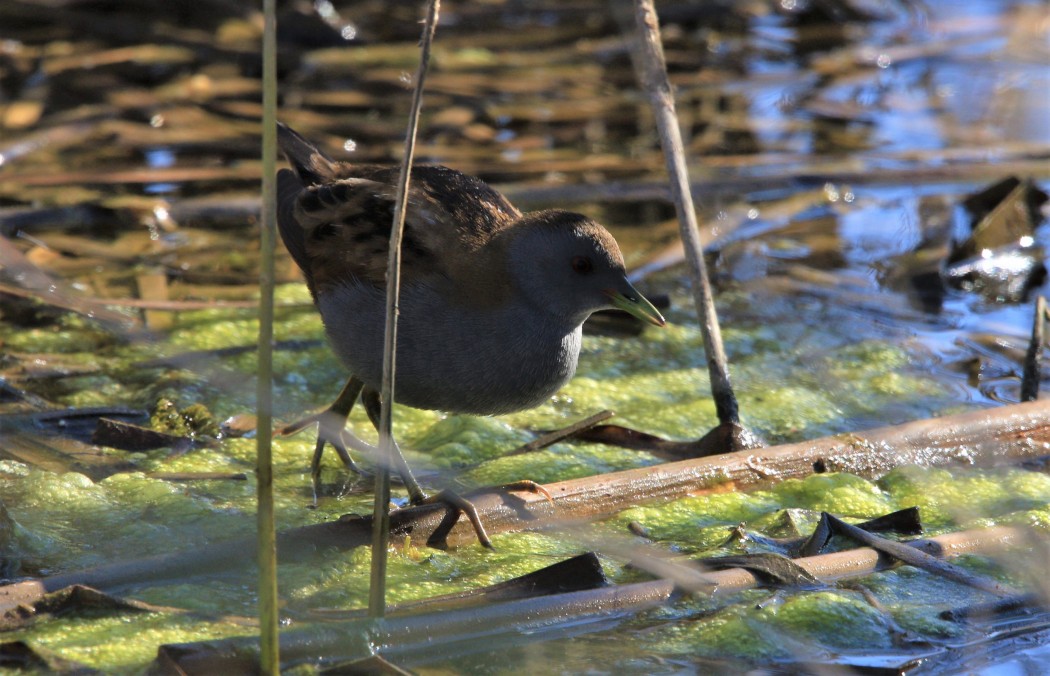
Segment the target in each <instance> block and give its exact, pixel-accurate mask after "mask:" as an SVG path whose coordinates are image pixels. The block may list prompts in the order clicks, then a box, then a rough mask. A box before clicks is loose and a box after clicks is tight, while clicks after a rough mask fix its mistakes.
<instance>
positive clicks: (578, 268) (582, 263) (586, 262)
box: [572, 256, 594, 275]
mask: <svg viewBox="0 0 1050 676" xmlns="http://www.w3.org/2000/svg"><path fill="white" fill-rule="evenodd" d="M572 269H573V271H574V272H578V273H579V274H581V275H586V274H587V273H588V272H590V271H591V270H593V269H594V265H593V264H592V263H591V259H590V258H587V257H586V256H573V259H572Z"/></svg>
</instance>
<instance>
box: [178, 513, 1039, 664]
mask: <svg viewBox="0 0 1050 676" xmlns="http://www.w3.org/2000/svg"><path fill="white" fill-rule="evenodd" d="M1024 542H1026V533H1025V532H1024V531H1023V530H1021V529H1018V528H1012V527H995V528H987V529H980V530H973V531H965V532H961V533H951V534H948V535H940V536H937V537H934V538H930V539H928V540H916V541H913V542H911V543H909V545H911V547H912V548H914V549H916V550H917V551H921V552H926V553H928V554H931V555H935V556H938V557H945V558H947V557H953V556H958V555H960V554H976V553H989V552H1001V551H1003V550H1004V549H1005V548H1008V547H1016V546H1019V545H1021V544H1023V543H1024ZM794 563H795V564H796V565H798V566H799V568H801V569H802V570H804V571H805V572H806V573H807V574H808V575H810V576H812V577H814V578H816V579H818V580H820V581H822V582H830V581H833V580H838V579H845V578H855V577H862V576H864V575H870V574H871V573H874V572H877V571H880V570H885V569H887V568H891V567H894V566H896V565H897V564H896V562H894V561H891V560H889V559H887V558H885V557H883V556H881V555H880V553H879V552H878V551H877V550H874V549H870V548H866V547H865V548H860V549H852V550H847V551H842V552H835V553H833V554H821V555H818V556H812V557H808V558H803V559H796V560H795V561H794ZM705 577H706V578H707V579H709V580H710V581H711V582H712V583H713V586H712V587H711V588H710V590H711V593H717V594H719V595H724V594H729V593H732V592H736V591H742V590H745V589H751V588H754V587H757V586H761V584H762V582H761V580H760V579H759V578H758V577H756V575H755V574H753V573H751V572H749V571H747V570H744V569H742V568H731V569H727V570H720V571H713V572H708V573H705ZM676 593H677V592H676V588H675V584H674V583H673V582H672V581H670V580H665V579H660V580H651V581H647V582H637V583H633V584H624V585H616V586H612V587H601V588H598V589H593V590H584V591H576V592H570V593H566V594H553V595H549V596H542V597H538V598H529V599H524V600H516V601H511V602H508V603H496V604H491V605H484V606H480V607H473V608H464V609H445V610H441V611H438V612H434V613H427V614H415V615H406V614H398V613H394V612H392V613H390V614H389V615H388V616H387V618H386V620H385V621H384V622H383V623H382V624H380V625H368V624H365V623H364V622H363V621H360V620H358V621H348V622H328V623H324V624H322V625H320V626H319V627H317V628H303V629H292V630H289V631H285V632H283V633H282V634H281V655H282V656H283V658H284V659H285V660H289V661H296V660H309V661H312V662H318V661H320V660H325V661H327V660H330V659H350V658H353V657H361V656H365V655H368V654H371V652H370V651H376V652H379V653H381V654H382V655H383V656H384V657H386V658H387V659H392V660H395V661H396V662H399V663H400V662H408V663H413V664H419V663H424V662H426V661H428V660H432V659H435V658H438V657H440V658H441V659H448V658H449V657H451V656H454V655H457V654H463V653H466V652H471V651H473V650H476V649H477V647H478V645H484V646H489V647H491V645H492V643H493V642H502V641H509V640H513V641H523V640H524V641H534V640H542V639H546V638H548V637H550V635H551V634H552V633H556V634H557V635H559V636H564V635H565V632H566V631H571V632H573V633H583V632H587V631H592V630H596V629H608V628H609V623H610V622H618V621H620V620H622V619H623V618H624V617H625V616H627V615H629V614H636V613H639V612H642V611H645V610H648V609H651V608H656V607H659V606H661V605H664V604H666V603H667V602H668V601H670V600H671V599H673V598H674V596H675V595H676ZM566 621H570V622H571V623H572V626H571V628H567V627H566V624H565V623H566ZM370 629H371V630H372V631H369V630H370ZM256 650H257V640H256V639H255V637H254V636H253V637H235V638H231V639H225V640H221V641H204V642H200V643H183V644H173V645H165V646H161V647H160V649H159V650H158V662H160V663H164V664H167V665H168V667H169V668H171V667H173V666H175V665H177V666H178V667H179V668H180V669H182V670H183V671H182V672H178V673H216V672H221V673H231V672H233V671H236V672H238V673H247V672H248V671H249V670H251V669H253V668H255V667H256V665H255V662H254V660H255V658H254V652H255V651H256ZM164 673H176V672H174V671H168V672H164Z"/></svg>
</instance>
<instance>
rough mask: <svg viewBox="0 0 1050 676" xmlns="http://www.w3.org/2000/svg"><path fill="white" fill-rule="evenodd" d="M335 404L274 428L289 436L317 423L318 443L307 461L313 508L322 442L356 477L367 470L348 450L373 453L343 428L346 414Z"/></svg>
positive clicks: (281, 434) (318, 483)
mask: <svg viewBox="0 0 1050 676" xmlns="http://www.w3.org/2000/svg"><path fill="white" fill-rule="evenodd" d="M334 406H335V405H334V404H333V406H332V407H329V408H327V409H325V410H323V411H321V412H320V413H316V414H314V415H310V416H307V417H305V418H302V419H301V420H296V421H295V422H293V423H290V424H288V425H285V426H284V427H282V428H281V429H279V430H277V434H278V435H279V436H290V435H292V434H295V433H297V432H300V431H302V430H304V429H306V428H307V427H309V426H311V425H313V424H315V423H316V424H317V443H316V444H315V445H314V454H313V459H312V460H311V462H310V480H311V484H312V489H313V503H312V504H311V507H312V508H316V507H317V499H318V495H319V494H320V486H321V456H322V454H323V452H324V446H325V444H329V445H331V447H332V448H334V449H335V452H336V454H337V455H338V456H339V459H340V460H341V461H342V462H343V465H344V466H345V467H346V468H347V469H348V470H350V471H351V472H353V473H354V474H356V475H358V476H362V477H366V476H371V474H370V473H369V472H367V471H365V470H364V469H362V468H361V466H360V465H358V464H357V463H356V462H354V459H353V458H352V457H350V451H349V450H348V449H349V448H354V449H356V450H359V451H365V452H372V451H374V450H375V449H374V447H372V446H371V445H370V444H368V443H366V442H364V441H362V440H361V439H359V438H357V437H356V436H354V435H353V434H351V433H350V432H348V431H347V430H346V415H345V414H343V413H342V412H340V411H337V410H333V408H334Z"/></svg>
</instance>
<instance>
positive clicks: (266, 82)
mask: <svg viewBox="0 0 1050 676" xmlns="http://www.w3.org/2000/svg"><path fill="white" fill-rule="evenodd" d="M263 17H264V18H263V120H262V165H263V176H262V219H261V221H260V226H261V242H260V252H259V254H260V260H259V286H260V290H259V356H258V359H259V361H258V379H257V383H256V395H255V396H256V404H255V406H256V411H255V414H256V419H257V420H258V423H259V424H258V428H257V430H256V433H257V436H256V440H257V446H256V447H257V449H258V450H257V454H258V457H257V461H256V462H257V465H256V470H255V474H256V481H257V485H258V489H257V499H258V501H259V504H258V508H257V512H256V519H257V521H256V529H257V537H258V540H257V546H258V550H257V556H258V562H259V654H260V671H261V672H262V673H264V674H277V673H279V672H280V669H281V660H280V654H279V643H278V634H277V627H278V619H279V618H278V610H277V526H276V515H275V514H274V497H273V449H272V442H273V319H274V300H273V293H274V284H275V281H274V251H275V246H276V244H275V243H276V240H277V6H276V2H275V0H263Z"/></svg>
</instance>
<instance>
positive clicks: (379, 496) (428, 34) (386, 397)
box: [368, 0, 441, 617]
mask: <svg viewBox="0 0 1050 676" xmlns="http://www.w3.org/2000/svg"><path fill="white" fill-rule="evenodd" d="M440 7H441V0H430V2H429V3H428V4H427V17H426V20H425V23H424V26H423V37H422V38H421V41H420V46H419V67H418V68H417V70H416V79H415V88H414V89H413V90H412V107H411V109H410V110H409V114H408V131H407V132H406V134H405V154H404V156H403V157H402V159H401V173H400V175H399V176H398V180H397V196H396V198H395V202H394V222H393V226H392V229H391V231H390V250H389V259H388V261H387V268H386V328H385V330H384V333H383V382H382V384H381V387H380V401H381V404H382V406H381V408H380V413H379V430H378V432H379V453H380V455H379V458H378V462H377V463H376V479H375V505H374V509H373V515H372V519H373V523H372V528H373V530H372V572H371V584H370V586H369V593H368V613H369V615H371V616H372V617H382V616H383V614H384V611H385V607H386V555H387V552H386V549H387V541H388V539H389V536H390V464H391V463H392V462H393V461H394V459H395V458H396V457H397V456H398V455H399V454H398V451H397V449H396V448H395V447H394V444H395V441H394V433H393V431H392V429H391V422H392V412H393V408H394V373H395V371H396V367H397V364H396V355H397V314H398V298H399V296H400V292H401V289H400V285H401V238H402V234H403V233H404V229H405V211H406V209H407V208H408V183H409V178H410V176H411V174H412V158H413V156H414V154H415V151H416V130H417V129H418V127H419V110H420V108H421V107H422V105H423V82H424V80H425V79H426V74H427V67H428V66H429V65H430V45H431V43H432V41H433V39H434V32H435V31H436V30H437V21H438V10H439V8H440ZM401 464H402V465H403V464H404V463H401ZM399 469H401V470H402V473H404V472H406V471H407V467H404V466H402V467H400V468H399ZM406 480H407V478H406Z"/></svg>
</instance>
